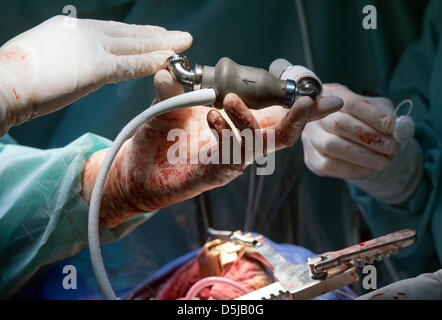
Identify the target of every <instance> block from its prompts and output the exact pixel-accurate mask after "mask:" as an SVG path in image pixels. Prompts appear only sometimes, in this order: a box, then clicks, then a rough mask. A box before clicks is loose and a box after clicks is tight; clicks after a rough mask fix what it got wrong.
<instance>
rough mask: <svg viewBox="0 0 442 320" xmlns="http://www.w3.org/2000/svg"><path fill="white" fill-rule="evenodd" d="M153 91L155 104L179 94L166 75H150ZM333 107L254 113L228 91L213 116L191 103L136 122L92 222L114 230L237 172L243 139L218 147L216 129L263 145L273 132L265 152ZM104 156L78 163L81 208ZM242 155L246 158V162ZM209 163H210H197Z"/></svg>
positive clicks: (301, 104)
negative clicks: (241, 133)
mask: <svg viewBox="0 0 442 320" xmlns="http://www.w3.org/2000/svg"><path fill="white" fill-rule="evenodd" d="M155 86H156V89H157V96H158V99H159V100H165V99H167V98H170V97H173V96H175V95H178V94H181V93H183V92H184V89H183V87H182V86H181V85H180V84H178V83H177V82H175V81H174V80H173V79H172V77H171V75H170V74H169V73H168V72H167V71H160V72H158V73H157V74H156V76H155ZM341 106H342V100H341V99H339V98H336V97H328V98H324V99H322V100H320V101H319V102H318V103H317V104H315V103H314V102H313V101H312V100H311V99H310V98H303V99H300V100H298V101H297V102H296V103H295V104H294V105H293V106H292V108H291V109H290V111H287V109H284V108H282V107H280V106H273V107H269V108H265V109H262V110H257V111H255V110H249V109H248V108H247V106H246V105H245V104H244V103H243V102H242V101H241V99H240V98H239V97H238V96H236V95H234V94H229V95H227V96H226V97H225V99H224V106H223V107H224V109H223V110H221V111H218V110H216V109H214V108H208V107H206V106H196V107H192V108H185V109H179V110H176V111H173V112H169V113H166V114H164V115H160V116H158V117H156V118H154V119H152V120H150V121H148V122H147V123H145V124H143V125H142V126H141V127H140V128H139V129H138V130H137V132H136V133H135V135H134V136H133V137H132V138H131V139H129V140H128V141H127V142H126V143H125V144H124V145H123V146H122V148H121V150H120V151H119V153H118V154H117V156H116V158H115V160H114V163H113V165H112V167H111V169H110V172H109V175H108V178H107V181H106V184H105V187H104V196H103V200H102V205H101V212H100V222H101V223H103V224H105V225H106V226H107V227H115V226H117V225H118V224H120V223H122V222H123V221H125V220H127V219H130V218H131V217H133V216H135V215H138V214H140V213H143V212H150V211H152V210H155V209H160V208H164V207H166V206H169V205H172V204H175V203H178V202H181V201H184V200H186V199H189V198H192V197H195V196H197V195H198V194H200V193H202V192H204V191H207V190H210V189H213V188H216V187H220V186H223V185H225V184H226V183H228V182H230V181H232V180H233V179H235V178H236V177H238V176H239V175H241V174H242V172H243V170H244V169H245V168H246V167H247V165H249V164H251V163H252V162H253V160H254V158H255V157H256V154H254V153H253V152H246V146H245V144H244V140H242V139H239V137H238V136H235V135H233V138H231V139H227V141H229V142H227V143H220V142H218V140H217V138H218V139H219V141H222V137H223V130H227V131H225V133H227V135H228V134H229V133H231V132H232V131H231V129H235V128H236V129H239V130H243V129H248V128H249V129H253V130H251V131H252V133H256V134H261V135H262V137H263V140H264V141H270V140H269V139H267V138H266V136H267V135H269V134H270V135H271V134H272V132H273V133H274V137H275V139H274V141H275V144H274V145H273V146H270V144H267V150H265V152H267V153H270V152H272V151H275V150H278V149H281V148H285V147H289V146H291V145H292V144H294V143H295V141H296V140H297V139H298V138H299V136H300V134H301V131H302V129H303V128H304V126H305V124H306V122H307V121H308V120H311V119H318V118H320V117H321V116H324V115H327V114H329V113H331V112H335V111H337V110H339V108H340V107H341ZM177 129H178V130H179V132H181V133H182V135H181V136H178V138H177V137H176V136H175V135H172V139H168V135H169V133H173V131H172V130H175V132H176V131H177ZM211 129H213V130H211ZM270 129H272V130H270ZM273 129H274V130H273ZM255 130H256V131H255ZM258 132H259V133H258ZM192 141H194V142H195V141H196V144H195V143H193V144H192ZM227 146H230V147H229V148H230V150H229V148H228V147H227ZM224 148H225V149H224ZM235 148H236V150H239V152H240V154H241V153H243V154H244V155H243V156H241V157H240V158H239V160H240V161H239V162H238V163H235V162H233V161H232V160H234V157H233V153H234V152H233V150H235ZM223 150H224V151H225V152H224V154H223ZM226 150H229V151H230V152H228V151H226ZM176 151H179V154H180V156H181V155H184V156H185V159H184V162H182V163H176V161H175V160H172V161H171V158H170V156H171V155H172V156H173V155H176ZM106 153H107V149H106V150H101V151H99V152H97V153H94V154H93V155H92V156H91V158H90V159H89V160H88V162H87V164H86V167H85V170H84V173H83V180H82V181H83V190H82V196H83V198H84V199H85V200H86V202H88V203H89V201H90V196H91V192H92V188H93V184H94V182H95V177H96V175H97V173H98V170H99V167H100V165H101V162H102V161H103V158H104V157H105V155H106ZM247 154H249V155H250V154H251V155H252V157H253V158H252V159H246V156H245V155H247ZM257 155H258V156H259V155H262V153H261V154H259V153H258V152H257ZM209 158H210V159H211V161H203V160H202V159H209ZM232 158H233V159H232ZM192 159H194V160H192ZM215 159H218V161H217V162H216V160H215Z"/></svg>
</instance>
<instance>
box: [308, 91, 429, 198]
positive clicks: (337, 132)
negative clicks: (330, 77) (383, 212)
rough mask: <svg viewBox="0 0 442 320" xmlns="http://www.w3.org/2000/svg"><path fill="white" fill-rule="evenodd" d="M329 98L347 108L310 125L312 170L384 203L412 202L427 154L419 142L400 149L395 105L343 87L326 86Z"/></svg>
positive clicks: (309, 146)
mask: <svg viewBox="0 0 442 320" xmlns="http://www.w3.org/2000/svg"><path fill="white" fill-rule="evenodd" d="M324 95H333V96H338V97H340V98H342V100H343V101H344V106H343V107H342V109H341V110H340V111H339V112H336V113H334V114H331V115H329V116H327V117H324V118H323V119H320V120H318V121H314V122H311V123H309V124H308V125H307V126H306V128H305V130H304V131H303V133H302V143H303V147H304V160H305V164H306V165H307V167H308V168H309V169H310V170H311V171H312V172H313V173H315V174H317V175H320V176H329V177H335V178H341V179H345V180H347V181H348V182H350V183H351V184H354V185H356V186H358V187H359V188H361V189H362V190H365V191H366V192H367V193H369V194H371V195H372V196H374V197H375V198H377V199H379V200H381V201H383V202H387V203H391V204H395V203H400V202H401V201H404V200H405V199H407V197H409V196H410V195H411V194H412V193H413V192H414V190H415V189H416V187H417V185H418V183H419V180H420V177H421V173H422V166H423V163H422V155H421V153H422V151H421V148H420V146H419V143H418V142H417V141H416V140H415V139H411V140H410V141H408V142H406V143H403V144H401V145H399V143H398V142H397V141H396V140H395V139H394V137H393V129H394V124H395V116H394V106H393V103H392V102H391V101H390V100H389V99H386V98H382V97H377V98H371V97H365V96H361V95H358V94H356V93H354V92H352V91H351V90H349V89H348V88H347V87H345V86H342V85H339V84H327V85H324Z"/></svg>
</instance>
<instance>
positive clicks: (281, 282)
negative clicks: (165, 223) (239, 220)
mask: <svg viewBox="0 0 442 320" xmlns="http://www.w3.org/2000/svg"><path fill="white" fill-rule="evenodd" d="M209 234H210V235H211V236H212V237H213V238H220V239H225V240H230V241H233V242H236V243H238V244H241V245H243V246H250V247H253V248H254V249H255V250H256V251H257V252H258V253H260V254H261V255H262V256H263V257H264V258H265V259H266V260H267V261H268V262H269V263H270V264H271V265H272V266H273V274H274V276H275V277H276V278H277V279H278V281H277V282H274V283H272V284H270V285H268V286H265V287H263V288H261V289H258V290H256V291H253V292H251V293H249V294H246V295H244V296H242V297H239V298H237V299H236V300H279V299H283V300H304V299H312V298H315V297H317V296H320V295H322V294H324V293H327V292H330V291H333V290H336V289H339V288H342V287H343V286H346V285H349V284H351V283H353V282H356V281H358V280H359V276H358V272H357V268H358V267H362V266H364V265H366V264H371V263H373V261H374V260H377V261H380V260H382V258H383V256H387V257H388V256H389V255H390V254H391V253H395V254H397V253H398V251H399V249H401V248H404V247H407V246H409V245H411V244H413V243H414V242H415V241H416V232H415V231H413V230H407V229H406V230H401V231H397V232H394V233H391V234H388V235H385V236H382V237H379V238H376V239H372V240H369V241H366V242H363V243H359V244H357V245H354V246H351V247H348V248H345V249H342V250H339V251H333V252H326V253H323V254H320V255H317V256H314V257H311V258H309V259H308V261H307V263H305V264H291V263H288V262H287V261H286V260H285V259H284V258H283V257H282V256H281V255H280V254H279V253H278V252H277V251H276V250H275V249H274V248H273V247H271V246H270V245H269V244H267V243H265V242H264V240H263V238H262V237H256V238H252V237H247V236H244V235H242V234H238V233H235V232H230V231H216V230H213V229H209Z"/></svg>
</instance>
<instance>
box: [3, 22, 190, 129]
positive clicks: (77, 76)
mask: <svg viewBox="0 0 442 320" xmlns="http://www.w3.org/2000/svg"><path fill="white" fill-rule="evenodd" d="M191 43H192V37H191V36H190V34H188V33H185V32H180V31H167V30H165V29H164V28H161V27H157V26H139V25H128V24H124V23H119V22H114V21H98V20H83V19H75V18H71V17H66V16H56V17H53V18H51V19H49V20H47V21H45V22H43V23H42V24H40V25H39V26H37V27H35V28H33V29H31V30H29V31H27V32H25V33H22V34H20V35H19V36H17V37H15V38H14V39H12V40H10V41H9V42H7V43H6V44H4V45H3V46H2V47H1V48H0V136H2V135H4V134H5V133H6V132H7V131H8V129H9V127H11V126H13V125H18V124H21V123H23V122H24V121H27V120H30V119H32V118H34V117H37V116H41V115H44V114H47V113H50V112H53V111H56V110H58V109H60V108H62V107H65V106H67V105H69V104H71V103H72V102H74V101H76V100H78V99H80V98H81V97H83V96H85V95H87V94H88V93H90V92H92V91H95V90H97V89H99V88H100V87H102V86H104V85H105V84H108V83H113V82H119V81H123V80H129V79H132V78H137V77H143V76H149V75H151V74H154V73H155V72H156V71H158V70H159V69H161V68H162V67H163V65H164V62H165V60H166V59H167V58H168V57H169V56H171V55H172V54H174V52H181V51H183V50H185V49H187V48H188V47H190V45H191Z"/></svg>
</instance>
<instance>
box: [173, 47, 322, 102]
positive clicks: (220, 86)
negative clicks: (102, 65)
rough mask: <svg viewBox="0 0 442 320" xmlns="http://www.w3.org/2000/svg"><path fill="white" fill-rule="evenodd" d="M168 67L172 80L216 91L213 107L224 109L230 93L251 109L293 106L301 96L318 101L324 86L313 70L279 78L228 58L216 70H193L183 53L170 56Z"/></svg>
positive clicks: (195, 68)
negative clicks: (225, 100)
mask: <svg viewBox="0 0 442 320" xmlns="http://www.w3.org/2000/svg"><path fill="white" fill-rule="evenodd" d="M166 68H167V70H169V72H170V73H171V75H172V77H173V78H174V79H175V80H176V81H178V82H179V83H181V84H183V85H184V86H186V87H188V88H190V89H192V90H199V89H208V88H213V89H214V90H215V92H216V100H215V102H214V104H213V105H214V106H215V107H217V108H222V103H223V100H224V97H225V96H226V95H227V94H228V93H235V94H237V95H238V96H239V97H240V98H241V99H242V100H243V101H244V103H245V104H246V105H247V106H248V107H249V108H251V109H261V108H265V107H268V106H271V105H282V106H285V107H291V106H292V104H293V103H294V102H295V100H296V98H297V97H299V96H308V97H310V98H312V99H313V100H316V99H317V98H318V97H319V96H320V95H321V93H322V83H321V81H320V80H319V78H318V77H317V76H316V75H315V74H314V73H313V72H311V71H310V70H308V69H306V68H304V67H300V66H296V67H295V69H294V71H295V73H297V74H296V76H295V77H294V78H293V77H292V78H290V79H279V78H278V77H275V76H274V75H272V74H271V73H269V72H267V71H266V70H264V69H260V68H254V67H248V66H242V65H239V64H237V63H235V62H234V61H232V60H231V59H229V58H221V59H220V60H219V61H218V63H217V64H216V66H215V67H209V66H202V65H200V64H195V67H194V68H193V69H191V66H190V61H189V59H188V58H187V57H186V56H184V55H181V54H176V55H173V56H171V57H170V58H169V59H168V60H167V62H166Z"/></svg>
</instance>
